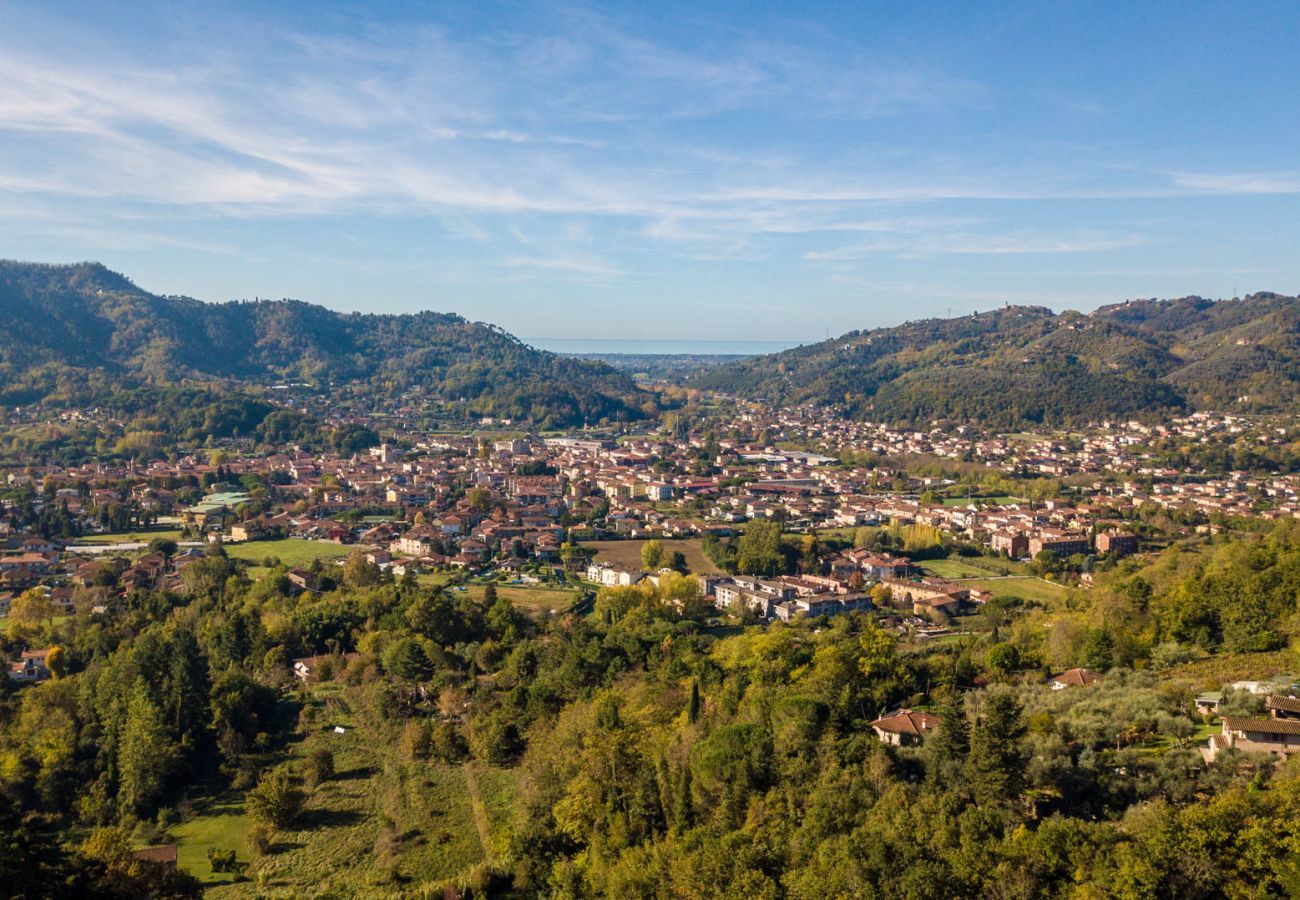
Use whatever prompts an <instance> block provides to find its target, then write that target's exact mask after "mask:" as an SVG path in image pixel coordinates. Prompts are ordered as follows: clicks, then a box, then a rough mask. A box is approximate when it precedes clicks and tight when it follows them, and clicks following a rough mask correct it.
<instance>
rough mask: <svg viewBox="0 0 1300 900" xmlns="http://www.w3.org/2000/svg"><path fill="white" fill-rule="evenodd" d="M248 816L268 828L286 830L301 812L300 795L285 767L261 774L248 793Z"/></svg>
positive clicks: (301, 799)
mask: <svg viewBox="0 0 1300 900" xmlns="http://www.w3.org/2000/svg"><path fill="white" fill-rule="evenodd" d="M246 802H247V806H248V814H249V815H250V816H252V817H253V820H254V821H256V822H258V823H260V824H263V825H269V826H271V827H272V828H287V827H288V826H289V825H292V824H293V821H294V819H296V818H298V814H299V813H300V812H302V805H303V794H302V791H300V790H299V789H298V788H297V786H295V785H294V783H293V777H292V776H291V775H290V774H289V770H288V768H286V767H285V766H277V767H276V768H274V769H272V770H271V771H269V772H265V773H263V775H262V777H261V778H260V779H258V782H257V785H256V786H255V787H254V788H253V789H252V790H250V791H249V792H248V799H247V801H246Z"/></svg>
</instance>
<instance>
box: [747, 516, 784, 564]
mask: <svg viewBox="0 0 1300 900" xmlns="http://www.w3.org/2000/svg"><path fill="white" fill-rule="evenodd" d="M784 567H785V555H784V554H783V553H782V552H781V526H780V525H778V524H777V523H776V522H767V521H762V520H756V521H753V522H750V523H749V524H748V525H746V526H745V531H744V533H743V534H741V536H740V541H739V543H738V547H737V550H736V568H737V569H738V570H739V571H740V573H741V574H742V575H775V574H777V573H778V572H780V571H781V570H782V569H783V568H784Z"/></svg>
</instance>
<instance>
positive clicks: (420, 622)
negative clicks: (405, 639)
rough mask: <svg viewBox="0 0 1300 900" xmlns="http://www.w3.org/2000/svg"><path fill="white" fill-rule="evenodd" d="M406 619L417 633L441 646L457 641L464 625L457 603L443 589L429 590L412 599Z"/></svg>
mask: <svg viewBox="0 0 1300 900" xmlns="http://www.w3.org/2000/svg"><path fill="white" fill-rule="evenodd" d="M406 621H407V622H408V623H410V626H411V629H412V630H413V631H415V632H416V633H417V634H420V635H423V636H424V637H427V638H429V639H430V640H432V641H433V642H435V643H436V644H439V645H440V646H446V645H447V644H454V643H456V641H457V639H458V638H459V637H460V634H461V631H462V628H463V625H464V620H463V619H462V617H461V615H460V613H459V612H458V611H457V609H456V604H455V603H453V602H452V600H451V598H450V597H449V596H447V594H446V593H445V592H443V591H442V590H434V591H428V592H426V593H424V594H421V595H420V596H418V597H416V598H415V599H414V600H412V601H411V605H410V606H408V607H407V608H406Z"/></svg>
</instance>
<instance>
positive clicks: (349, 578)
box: [343, 550, 381, 589]
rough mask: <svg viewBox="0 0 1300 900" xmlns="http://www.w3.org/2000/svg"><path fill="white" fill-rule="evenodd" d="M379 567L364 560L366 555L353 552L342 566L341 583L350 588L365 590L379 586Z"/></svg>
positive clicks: (356, 551) (360, 552)
mask: <svg viewBox="0 0 1300 900" xmlns="http://www.w3.org/2000/svg"><path fill="white" fill-rule="evenodd" d="M380 574H381V573H380V571H379V566H377V565H375V564H374V563H372V562H370V560H368V559H366V554H365V553H363V552H362V551H360V550H353V551H352V552H351V553H349V554H348V559H347V562H345V563H344V564H343V583H344V584H346V585H347V586H348V587H350V588H354V589H356V588H365V587H372V586H374V585H376V584H379V581H380Z"/></svg>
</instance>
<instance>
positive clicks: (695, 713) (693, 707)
mask: <svg viewBox="0 0 1300 900" xmlns="http://www.w3.org/2000/svg"><path fill="white" fill-rule="evenodd" d="M699 718H700V680H699V679H698V678H694V679H692V680H691V700H690V703H689V704H687V707H686V721H688V722H690V723H691V724H692V725H694V724H695V723H696V722H697V721H699Z"/></svg>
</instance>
